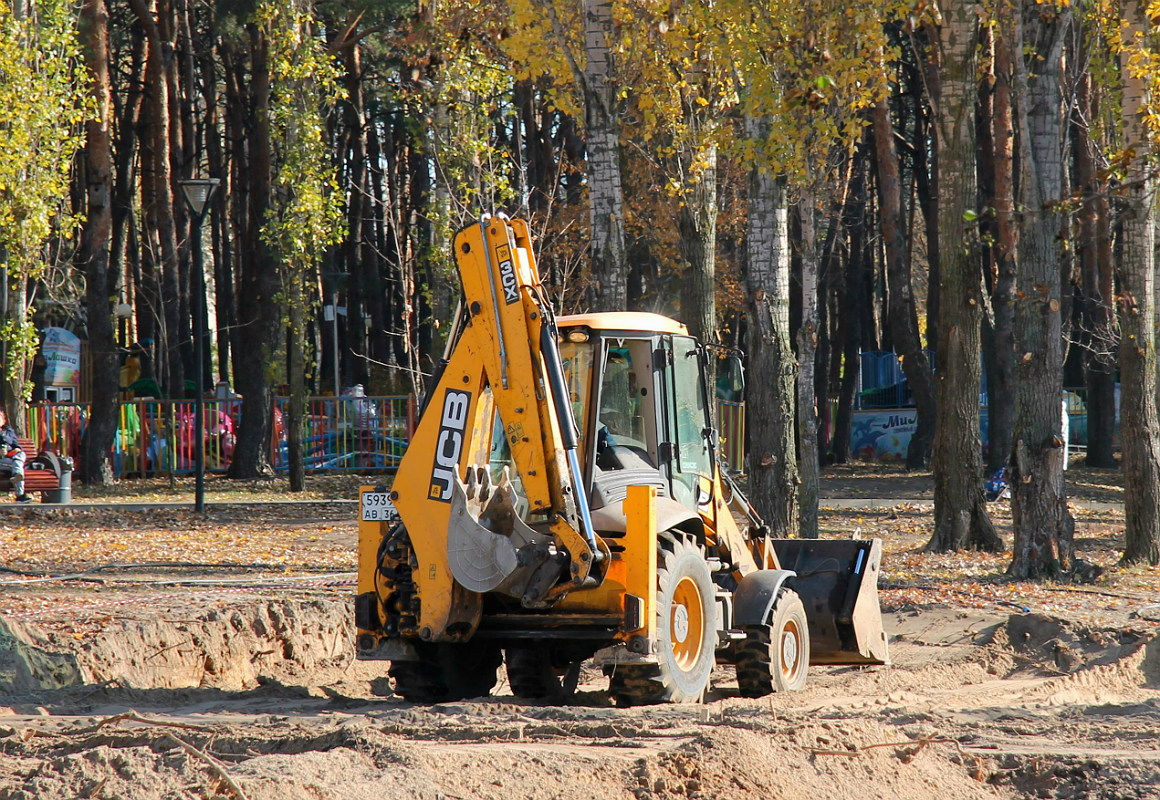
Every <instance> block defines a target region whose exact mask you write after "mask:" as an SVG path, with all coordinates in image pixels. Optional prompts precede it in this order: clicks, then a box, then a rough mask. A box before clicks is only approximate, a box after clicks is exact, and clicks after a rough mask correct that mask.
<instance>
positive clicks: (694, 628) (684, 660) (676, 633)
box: [669, 577, 705, 670]
mask: <svg viewBox="0 0 1160 800" xmlns="http://www.w3.org/2000/svg"><path fill="white" fill-rule="evenodd" d="M669 632H670V633H671V635H672V636H671V638H672V646H673V657H674V660H675V661H676V662H677V666H679V667H680V668H681V669H685V670H687V669H691V668H692V667H693V666H694V665H695V664H696V663H697V659H699V658H700V657H701V648H702V646H703V645H704V643H705V598H704V597H702V596H701V589H700V587H698V586H697V583H696V581H694V580H693V579H692V578H688V577H685V578H681V580H680V582H678V583H677V585H676V587H675V588H674V589H673V603H672V607H671V609H670V610H669Z"/></svg>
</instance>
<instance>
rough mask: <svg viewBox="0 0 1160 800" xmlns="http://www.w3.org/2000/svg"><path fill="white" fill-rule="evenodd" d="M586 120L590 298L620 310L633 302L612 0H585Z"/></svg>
mask: <svg viewBox="0 0 1160 800" xmlns="http://www.w3.org/2000/svg"><path fill="white" fill-rule="evenodd" d="M583 14H584V50H585V54H586V56H587V63H586V65H585V68H584V84H583V85H584V109H585V114H584V122H585V134H586V146H587V151H588V203H589V219H590V223H591V226H592V232H591V240H592V243H591V245H590V246H591V251H590V253H589V263H590V264H591V283H590V284H589V289H588V304H589V306H590V307H591V309H592V310H595V311H621V310H624V309H625V308H627V303H628V281H627V278H628V260H627V258H626V256H625V249H624V195H623V193H622V191H621V183H620V115H619V112H618V103H619V100H618V97H617V95H618V92H619V89H620V85H619V83H618V82H617V76H616V70H615V63H614V59H613V55H612V52H613V44H614V37H615V27H614V24H613V20H612V2H611V0H584V8H583Z"/></svg>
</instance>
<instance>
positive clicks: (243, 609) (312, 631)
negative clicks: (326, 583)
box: [0, 596, 354, 695]
mask: <svg viewBox="0 0 1160 800" xmlns="http://www.w3.org/2000/svg"><path fill="white" fill-rule="evenodd" d="M140 605H141V606H142V607H140V608H135V607H134V604H132V603H128V604H126V605H125V606H124V607H123V608H122V609H118V611H117V612H116V615H115V616H108V617H105V618H103V619H100V620H98V621H97V622H96V623H93V622H88V621H87V622H86V623H84V624H83V625H82V624H79V623H78V624H75V625H73V624H67V623H62V622H60V621H53V622H52V623H49V624H46V623H44V621H43V620H41V619H21V618H7V619H6V618H3V617H0V695H4V694H15V695H20V694H28V693H35V692H40V691H44V690H52V689H62V688H67V687H71V686H78V685H94V684H105V683H115V684H118V685H122V686H126V687H132V688H135V689H190V688H214V689H222V690H226V691H238V690H245V689H251V688H254V687H256V686H258V685H260V684H262V683H266V682H272V681H277V682H281V683H286V684H305V683H309V684H311V685H318V684H319V683H322V682H325V681H326V679H327V677H328V676H329V675H331V674H333V673H338V672H341V671H342V670H343V669H344V668H345V667H346V666H348V665H349V664H350V662H351V661H352V659H353V657H354V649H353V638H354V629H353V612H352V608H351V603H350V602H349V601H348V600H346V599H345V598H344V599H339V598H322V599H320V598H274V599H271V598H268V597H267V598H263V597H260V596H254V597H253V598H231V600H230V602H229V603H225V602H221V601H218V602H216V603H212V604H211V605H210V607H208V608H204V607H203V608H197V607H196V606H193V605H191V604H184V607H178V608H171V609H166V611H165V613H163V614H162V613H158V612H153V613H150V612H149V611H148V609H147V607H146V606H147V605H148V604H147V603H141V604H140Z"/></svg>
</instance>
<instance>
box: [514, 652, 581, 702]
mask: <svg viewBox="0 0 1160 800" xmlns="http://www.w3.org/2000/svg"><path fill="white" fill-rule="evenodd" d="M504 653H505V655H504V660H505V662H506V663H507V676H508V684H509V685H510V686H511V688H512V694H514V695H515V696H516V697H523V698H527V699H529V700H551V701H555V700H562V699H563V698H565V697H567V696H568V695H570V694H572V693H574V692H575V691H576V683H577V681H578V679H579V677H580V661H575V662H567V663H564V664H563V665H561V663H560V662H559V658H558V657H557V654H554V653H553V651H552V648H550V647H546V646H544V645H536V644H529V645H519V646H513V647H508V648H507V649H506V650H505V651H504ZM565 657H566V656H565Z"/></svg>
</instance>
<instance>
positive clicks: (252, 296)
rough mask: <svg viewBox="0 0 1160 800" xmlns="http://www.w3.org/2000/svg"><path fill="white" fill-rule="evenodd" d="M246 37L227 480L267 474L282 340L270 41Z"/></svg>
mask: <svg viewBox="0 0 1160 800" xmlns="http://www.w3.org/2000/svg"><path fill="white" fill-rule="evenodd" d="M247 32H248V34H249V39H250V65H251V83H250V92H249V105H248V107H249V109H250V110H251V114H252V116H251V119H250V125H249V131H250V135H249V140H248V145H249V148H248V150H249V156H250V162H249V165H248V167H249V169H248V175H247V178H248V182H249V192H248V197H249V208H248V209H247V220H246V222H247V225H246V230H245V241H244V243H243V257H242V260H241V274H240V278H241V280H240V286H239V292H238V322H239V327H240V332H239V336H238V349H237V352H236V356H235V364H236V370H235V374H236V376H237V384H238V390H239V391H240V393H241V395H242V421H241V425H240V426H239V428H238V443H237V446H236V447H235V449H234V457H233V461H232V463H231V464H230V477H231V478H259V477H266V476H269V475H270V474H272V470H271V468H270V456H269V453H270V437H271V434H272V432H273V427H274V426H273V422H274V408H273V403H274V396H273V392H272V390H271V386H270V378H269V375H270V371H271V367H272V365H273V363H274V357H275V353H276V351H277V348H278V344H279V342H280V340H281V339H282V336H281V334H280V333H279V329H280V328H281V325H282V315H281V313H280V309H279V308H278V307H277V305H276V303H275V302H274V298H275V297H276V295H277V292H278V288H279V279H278V268H277V265H276V264H275V263H274V259H273V258H272V256H271V254H270V251H269V248H268V247H267V245H266V242H265V241H264V239H263V238H262V235H261V230H262V225H263V223H264V222H265V219H266V209H268V208H269V207H270V203H271V191H270V180H271V172H270V159H271V153H270V148H271V143H270V120H269V107H270V69H269V65H268V56H269V43H268V41H267V38H266V34H265V32H264V31H262V30H261V29H259V28H258V27H257V26H255V25H249V26H247Z"/></svg>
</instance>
